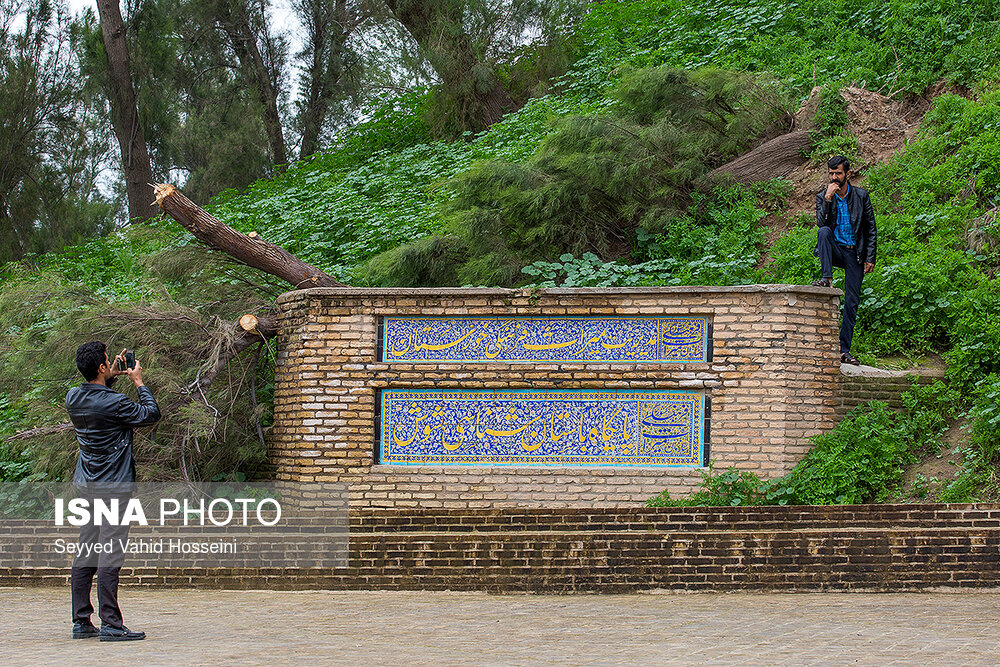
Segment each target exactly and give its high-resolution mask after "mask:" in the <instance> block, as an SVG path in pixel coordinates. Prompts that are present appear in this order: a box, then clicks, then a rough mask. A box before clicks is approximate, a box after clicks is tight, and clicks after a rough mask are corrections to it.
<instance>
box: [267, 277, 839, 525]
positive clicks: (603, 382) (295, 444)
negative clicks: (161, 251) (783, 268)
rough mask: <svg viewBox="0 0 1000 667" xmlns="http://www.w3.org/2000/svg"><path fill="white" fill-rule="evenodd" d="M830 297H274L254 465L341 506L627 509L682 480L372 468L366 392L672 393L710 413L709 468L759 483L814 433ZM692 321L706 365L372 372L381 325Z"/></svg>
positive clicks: (556, 293) (752, 290) (650, 471)
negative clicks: (262, 442)
mask: <svg viewBox="0 0 1000 667" xmlns="http://www.w3.org/2000/svg"><path fill="white" fill-rule="evenodd" d="M840 294H841V292H840V291H839V290H832V289H823V288H814V287H804V286H793V285H749V286H737V287H656V288H627V289H624V288H616V289H597V288H588V289H550V290H541V291H539V292H530V291H527V290H504V289H406V290H402V289H369V290H361V289H331V288H313V289H308V290H299V291H295V292H289V293H287V294H284V295H282V296H281V297H280V298H279V299H278V305H279V307H280V309H281V314H280V325H281V333H280V334H279V339H278V364H277V372H276V381H275V425H274V428H273V431H272V434H271V438H270V443H269V447H270V456H271V461H272V463H273V468H274V474H275V477H276V478H277V479H278V480H279V481H282V482H287V483H291V482H300V483H301V482H320V483H322V482H334V481H336V482H347V483H349V484H350V488H351V505H352V507H492V506H525V505H535V506H539V505H544V506H614V505H635V504H637V503H642V502H644V501H645V500H646V499H647V498H649V497H650V496H653V495H655V494H656V493H658V492H660V491H661V490H663V489H664V488H667V489H669V490H670V491H671V493H672V494H675V495H683V494H685V493H688V492H689V491H690V490H691V489H693V488H694V487H695V486H696V485H697V482H698V481H699V480H700V469H698V468H668V469H665V468H659V469H654V468H647V469H638V468H590V469H587V468H553V467H546V468H515V467H495V468H490V467H457V466H449V467H435V466H384V465H378V464H377V463H376V461H375V460H374V456H375V454H374V453H375V449H376V443H377V438H378V434H377V432H376V422H377V418H378V415H377V406H376V391H377V390H378V389H381V388H438V389H440V388H455V389H457V388H462V389H488V388H531V389H601V388H615V387H621V388H630V389H683V390H694V391H701V392H704V393H705V395H706V396H709V397H710V398H711V402H712V415H711V443H710V457H711V459H712V460H714V461H715V462H716V464H717V465H718V466H721V467H728V466H731V465H736V466H738V467H740V468H743V469H746V470H753V471H755V472H757V473H759V474H761V475H763V476H765V477H772V476H778V475H781V474H783V473H784V472H786V471H787V470H789V469H790V468H791V467H792V466H794V464H795V463H796V462H797V461H798V460H799V459H800V458H801V457H802V456H803V455H804V454H805V452H806V451H807V450H808V448H809V446H810V445H809V437H810V436H812V435H815V434H816V433H819V432H822V431H823V430H826V429H828V428H830V427H831V426H832V425H833V424H834V423H835V419H836V413H837V411H838V409H839V408H840V407H841V401H840V398H839V396H838V394H837V385H838V381H839V377H840V375H839V360H838V355H837V331H838V329H837V327H838V316H839V312H838V307H839V296H840ZM436 315H437V316H439V315H454V316H464V315H479V316H484V315H486V316H498V317H511V316H560V315H595V316H627V315H633V316H634V315H652V316H657V315H697V316H706V317H708V318H710V320H711V322H712V325H713V329H714V336H713V348H714V356H713V360H712V361H711V362H709V363H697V364H690V363H688V364H680V363H630V364H618V363H615V364H611V363H584V362H573V363H568V362H558V363H537V364H504V363H470V362H465V363H409V364H406V363H393V364H391V365H390V364H386V363H381V362H379V361H378V360H377V359H378V357H377V354H376V347H377V344H378V340H377V339H378V329H379V323H380V321H381V319H382V318H383V317H385V316H436Z"/></svg>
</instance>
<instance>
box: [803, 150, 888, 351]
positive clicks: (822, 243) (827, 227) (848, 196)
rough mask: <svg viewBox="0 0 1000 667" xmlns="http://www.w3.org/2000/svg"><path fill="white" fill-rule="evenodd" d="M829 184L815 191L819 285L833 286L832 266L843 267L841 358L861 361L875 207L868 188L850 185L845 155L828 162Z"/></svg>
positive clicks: (815, 252)
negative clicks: (857, 351)
mask: <svg viewBox="0 0 1000 667" xmlns="http://www.w3.org/2000/svg"><path fill="white" fill-rule="evenodd" d="M827 167H828V168H829V175H830V184H829V185H828V186H827V187H826V190H824V191H821V192H818V193H816V224H817V225H818V226H819V238H818V240H817V242H816V249H815V250H814V251H813V254H814V255H816V256H817V257H819V263H820V268H821V269H822V278H820V279H819V280H817V281H816V282H814V283H813V285H815V286H817V287H832V286H833V267H835V266H838V267H841V268H843V269H844V310H843V316H842V319H841V323H840V361H841V362H842V363H845V364H854V365H858V363H859V362H858V360H857V359H855V358H854V357H853V356H851V341H852V340H853V339H854V322H855V320H856V318H857V313H858V303H859V302H860V300H861V279H862V277H864V274H866V273H871V271H872V269H874V268H875V211H873V210H872V202H871V200H870V199H869V198H868V191H867V190H864V189H862V188H859V187H857V186H856V185H851V183H850V179H851V163H850V162H849V161H848V160H847V158H846V157H844V156H843V155H835V156H834V157H832V158H830V161H829V162H827Z"/></svg>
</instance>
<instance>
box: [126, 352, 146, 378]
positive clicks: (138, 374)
mask: <svg viewBox="0 0 1000 667" xmlns="http://www.w3.org/2000/svg"><path fill="white" fill-rule="evenodd" d="M122 355H123V356H124V352H123V353H122ZM122 363H124V361H123V362H122ZM124 372H125V374H126V375H128V376H129V377H130V378H132V382H134V383H135V386H136V387H141V386H142V366H141V365H140V364H139V360H138V359H136V360H135V368H129V369H127V370H126V371H124Z"/></svg>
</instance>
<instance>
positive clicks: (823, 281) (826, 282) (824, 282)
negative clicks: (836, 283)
mask: <svg viewBox="0 0 1000 667" xmlns="http://www.w3.org/2000/svg"><path fill="white" fill-rule="evenodd" d="M813 287H833V283H832V282H831V281H830V279H829V278H820V279H819V280H814V281H813Z"/></svg>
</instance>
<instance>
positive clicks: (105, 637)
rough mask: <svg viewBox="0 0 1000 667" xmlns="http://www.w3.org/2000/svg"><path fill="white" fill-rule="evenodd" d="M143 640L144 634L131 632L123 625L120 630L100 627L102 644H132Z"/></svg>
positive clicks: (105, 626) (106, 626) (107, 626)
mask: <svg viewBox="0 0 1000 667" xmlns="http://www.w3.org/2000/svg"><path fill="white" fill-rule="evenodd" d="M145 638H146V633H145V632H132V631H131V630H129V629H128V628H126V627H125V626H124V625H123V626H122V627H120V628H115V627H112V626H110V625H103V624H102V625H101V641H102V642H134V641H138V640H139V639H145Z"/></svg>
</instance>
